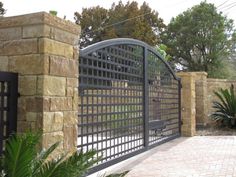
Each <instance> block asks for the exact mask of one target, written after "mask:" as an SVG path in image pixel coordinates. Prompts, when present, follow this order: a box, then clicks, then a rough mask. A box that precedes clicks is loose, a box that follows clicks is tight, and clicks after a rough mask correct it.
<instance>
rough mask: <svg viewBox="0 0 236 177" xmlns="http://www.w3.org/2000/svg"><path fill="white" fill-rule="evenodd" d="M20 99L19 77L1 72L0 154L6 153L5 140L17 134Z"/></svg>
mask: <svg viewBox="0 0 236 177" xmlns="http://www.w3.org/2000/svg"><path fill="white" fill-rule="evenodd" d="M17 98H18V75H17V74H15V73H9V72H0V154H2V152H3V151H4V147H5V140H6V139H7V138H8V137H9V135H10V134H11V133H12V132H16V121H17V120H16V117H17Z"/></svg>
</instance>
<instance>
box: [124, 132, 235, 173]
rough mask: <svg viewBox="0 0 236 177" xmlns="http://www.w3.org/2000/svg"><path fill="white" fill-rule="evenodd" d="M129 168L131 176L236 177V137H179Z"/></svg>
mask: <svg viewBox="0 0 236 177" xmlns="http://www.w3.org/2000/svg"><path fill="white" fill-rule="evenodd" d="M126 169H129V170H131V171H130V172H129V173H128V174H127V177H159V176H161V177H185V176H192V177H193V176H194V177H195V176H196V177H200V176H208V177H221V176H222V177H236V136H195V137H191V138H178V139H176V140H173V141H171V142H168V143H165V144H163V145H160V146H158V147H157V148H155V149H152V150H150V151H149V152H147V153H146V155H145V156H142V157H141V160H140V159H136V160H135V161H133V162H132V165H131V166H129V165H127V166H126ZM123 170H124V169H123Z"/></svg>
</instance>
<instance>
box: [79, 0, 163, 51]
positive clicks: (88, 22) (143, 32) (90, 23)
mask: <svg viewBox="0 0 236 177" xmlns="http://www.w3.org/2000/svg"><path fill="white" fill-rule="evenodd" d="M137 17H138V18H137ZM128 19H130V20H128ZM75 20H76V23H77V24H80V25H81V28H82V34H81V40H80V46H81V47H86V46H88V45H90V44H93V43H96V42H98V41H102V40H105V39H111V38H122V37H128V38H134V39H139V40H142V41H144V42H147V43H148V44H150V45H152V46H155V45H156V44H157V43H159V41H160V36H159V34H160V32H162V31H163V29H164V28H165V25H164V23H163V20H162V19H161V18H159V17H158V13H157V12H156V11H154V10H152V9H151V8H150V7H149V6H148V4H147V3H145V2H144V3H143V4H142V5H141V6H140V7H139V6H138V3H137V2H135V1H133V2H127V3H126V4H123V3H122V1H120V2H119V3H118V4H115V3H113V4H112V6H111V8H110V9H104V8H102V7H99V6H97V7H92V8H84V9H83V10H82V13H78V12H76V13H75Z"/></svg>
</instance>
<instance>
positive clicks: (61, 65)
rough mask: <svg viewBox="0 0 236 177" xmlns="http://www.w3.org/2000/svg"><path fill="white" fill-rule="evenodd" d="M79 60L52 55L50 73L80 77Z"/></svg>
mask: <svg viewBox="0 0 236 177" xmlns="http://www.w3.org/2000/svg"><path fill="white" fill-rule="evenodd" d="M78 73H79V71H78V62H77V60H70V59H66V58H63V57H57V56H51V57H50V74H51V75H54V76H66V77H78Z"/></svg>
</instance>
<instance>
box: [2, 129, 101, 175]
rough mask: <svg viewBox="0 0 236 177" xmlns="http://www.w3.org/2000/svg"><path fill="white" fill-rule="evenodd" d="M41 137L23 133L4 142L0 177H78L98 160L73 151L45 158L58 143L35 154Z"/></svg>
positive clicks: (91, 152)
mask: <svg viewBox="0 0 236 177" xmlns="http://www.w3.org/2000/svg"><path fill="white" fill-rule="evenodd" d="M40 138H41V136H40V135H39V134H33V133H26V134H23V135H12V136H11V137H10V138H9V139H8V140H7V142H6V146H5V152H4V153H3V154H2V155H1V157H0V176H1V177H80V176H84V175H85V173H86V172H87V170H88V168H90V167H91V166H92V165H94V164H95V163H96V162H97V161H98V160H99V159H97V158H95V157H94V156H95V154H96V151H94V150H91V151H88V152H86V153H83V152H74V153H73V154H72V155H70V156H68V154H63V155H60V156H59V157H58V158H55V159H52V160H50V158H48V157H49V156H50V155H51V153H52V152H53V151H54V150H55V149H56V148H57V146H58V145H59V143H55V144H53V145H52V146H51V147H50V148H48V149H47V150H42V151H41V152H40V153H37V145H38V143H39V140H40Z"/></svg>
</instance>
